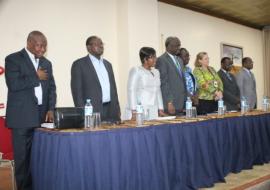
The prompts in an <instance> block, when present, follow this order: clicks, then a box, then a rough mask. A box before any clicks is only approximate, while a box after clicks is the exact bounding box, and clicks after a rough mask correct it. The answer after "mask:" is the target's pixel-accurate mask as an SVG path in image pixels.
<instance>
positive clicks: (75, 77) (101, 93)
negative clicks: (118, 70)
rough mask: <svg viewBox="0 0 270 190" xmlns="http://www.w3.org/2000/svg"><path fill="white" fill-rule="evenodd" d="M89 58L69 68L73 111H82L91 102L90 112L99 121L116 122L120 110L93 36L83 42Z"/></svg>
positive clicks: (111, 78)
mask: <svg viewBox="0 0 270 190" xmlns="http://www.w3.org/2000/svg"><path fill="white" fill-rule="evenodd" d="M86 48H87V51H88V52H89V54H88V55H87V56H85V57H82V58H80V59H78V60H76V61H74V63H73V64H72V68H71V91H72V96H73V101H74V104H75V106H76V107H83V106H84V104H85V102H86V99H91V103H92V105H93V108H94V112H100V113H101V120H103V121H112V122H115V121H120V107H119V101H118V95H117V88H116V83H115V79H114V74H113V69H112V65H111V63H110V62H108V61H107V60H106V59H104V58H103V57H102V54H103V50H104V48H103V42H102V40H101V39H100V38H99V37H97V36H90V37H89V38H88V39H87V40H86Z"/></svg>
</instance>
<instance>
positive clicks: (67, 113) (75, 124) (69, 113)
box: [54, 107, 84, 129]
mask: <svg viewBox="0 0 270 190" xmlns="http://www.w3.org/2000/svg"><path fill="white" fill-rule="evenodd" d="M54 124H55V128H57V129H70V128H83V127H84V108H83V107H58V108H55V110H54Z"/></svg>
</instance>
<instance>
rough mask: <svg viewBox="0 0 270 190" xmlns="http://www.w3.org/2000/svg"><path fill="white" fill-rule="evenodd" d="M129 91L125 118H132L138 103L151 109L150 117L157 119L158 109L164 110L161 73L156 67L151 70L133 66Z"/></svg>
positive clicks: (129, 79)
mask: <svg viewBox="0 0 270 190" xmlns="http://www.w3.org/2000/svg"><path fill="white" fill-rule="evenodd" d="M127 93H128V102H127V108H126V115H125V118H124V119H131V117H132V110H136V105H137V104H138V103H141V105H142V106H143V107H144V109H148V110H149V119H156V118H157V117H158V110H159V109H161V110H163V101H162V95H161V89H160V74H159V71H158V70H157V69H155V68H152V69H151V70H147V69H145V68H144V67H143V66H139V67H134V68H132V69H131V70H130V72H129V77H128V86H127Z"/></svg>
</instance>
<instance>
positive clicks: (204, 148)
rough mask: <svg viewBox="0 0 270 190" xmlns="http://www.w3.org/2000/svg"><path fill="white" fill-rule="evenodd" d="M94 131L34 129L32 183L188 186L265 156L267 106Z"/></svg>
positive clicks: (97, 187) (98, 189)
mask: <svg viewBox="0 0 270 190" xmlns="http://www.w3.org/2000/svg"><path fill="white" fill-rule="evenodd" d="M197 120H199V121H192V122H190V120H189V121H188V120H185V119H181V118H180V119H175V120H171V121H167V122H165V121H162V122H161V121H160V122H156V123H155V122H152V123H149V125H150V126H146V127H134V126H131V125H130V126H119V127H113V128H104V129H100V130H92V131H89V130H65V131H58V130H47V129H37V130H36V131H35V134H34V139H33V147H32V159H31V169H32V178H33V187H34V189H35V190H189V189H198V188H202V187H211V186H213V185H214V183H216V182H225V179H224V177H225V176H226V175H227V174H228V173H230V172H233V173H237V172H240V171H241V170H243V169H251V168H252V166H253V165H256V164H264V163H267V162H269V161H270V113H262V112H259V111H256V112H251V113H250V114H249V115H246V116H240V114H239V113H237V114H231V115H230V114H228V115H226V116H225V117H223V118H217V117H215V116H211V117H208V118H205V119H203V118H202V119H199V118H198V119H197Z"/></svg>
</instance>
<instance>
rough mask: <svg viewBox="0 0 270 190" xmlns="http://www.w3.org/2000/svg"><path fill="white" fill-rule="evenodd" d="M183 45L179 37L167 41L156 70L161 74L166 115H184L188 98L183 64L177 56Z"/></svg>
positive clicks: (169, 38)
mask: <svg viewBox="0 0 270 190" xmlns="http://www.w3.org/2000/svg"><path fill="white" fill-rule="evenodd" d="M180 46H181V43H180V40H179V39H178V38H177V37H168V38H167V39H166V41H165V47H166V52H165V53H164V54H162V55H161V56H160V57H159V58H158V59H157V64H156V68H157V69H158V70H159V72H160V80H161V92H162V99H163V105H164V110H165V112H166V113H168V114H171V115H174V114H182V112H183V109H184V105H185V101H186V98H187V91H186V84H185V77H184V72H183V68H184V65H183V62H182V60H181V59H179V58H178V57H177V56H176V54H177V51H178V50H179V49H180Z"/></svg>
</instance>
